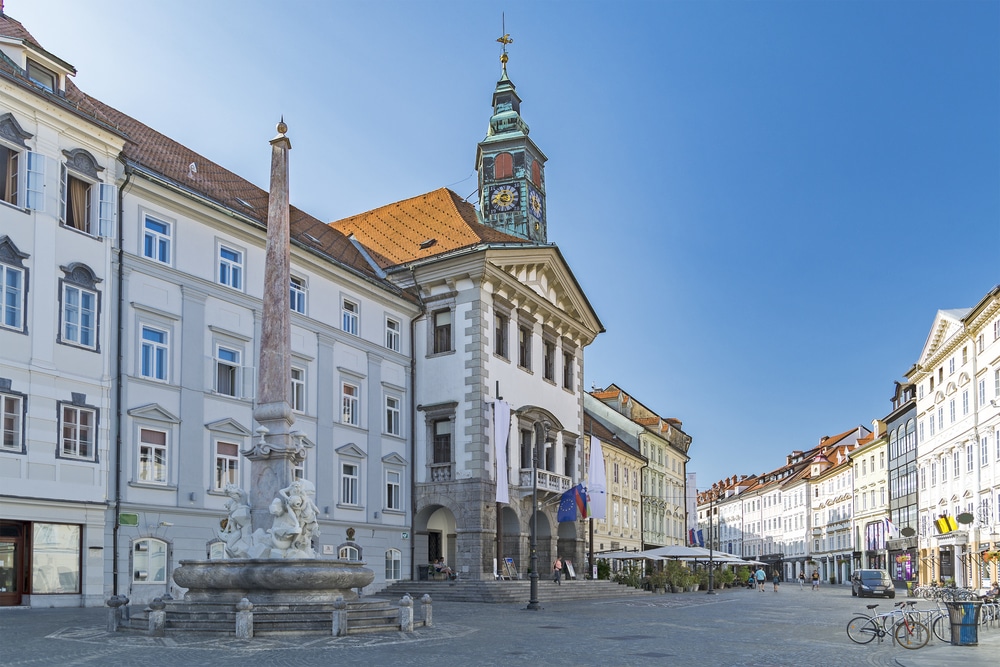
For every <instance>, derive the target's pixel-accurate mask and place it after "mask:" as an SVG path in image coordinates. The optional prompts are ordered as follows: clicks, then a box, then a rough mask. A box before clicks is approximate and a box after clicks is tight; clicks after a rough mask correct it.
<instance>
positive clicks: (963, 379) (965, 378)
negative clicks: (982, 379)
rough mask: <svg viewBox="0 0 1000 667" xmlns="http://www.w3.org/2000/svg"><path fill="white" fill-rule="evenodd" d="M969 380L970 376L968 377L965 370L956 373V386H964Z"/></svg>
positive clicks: (970, 379)
mask: <svg viewBox="0 0 1000 667" xmlns="http://www.w3.org/2000/svg"><path fill="white" fill-rule="evenodd" d="M971 381H972V378H970V377H969V374H968V373H966V372H965V371H962V372H961V373H959V374H958V386H959V387H964V386H965V385H967V384H969V382H971Z"/></svg>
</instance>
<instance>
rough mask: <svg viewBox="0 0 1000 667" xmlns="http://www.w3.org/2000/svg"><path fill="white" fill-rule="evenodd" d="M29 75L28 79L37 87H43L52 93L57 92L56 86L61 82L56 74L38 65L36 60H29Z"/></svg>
mask: <svg viewBox="0 0 1000 667" xmlns="http://www.w3.org/2000/svg"><path fill="white" fill-rule="evenodd" d="M27 74H28V78H29V79H30V80H31V81H32V83H34V84H35V85H38V86H41V87H42V88H44V89H45V90H47V91H49V92H50V93H54V92H56V88H57V86H56V84H57V83H58V82H59V77H58V76H56V73H55V72H53V71H52V70H50V69H46V68H45V67H42V66H41V65H39V64H38V63H36V62H35V61H34V60H30V59H29V60H28V68H27Z"/></svg>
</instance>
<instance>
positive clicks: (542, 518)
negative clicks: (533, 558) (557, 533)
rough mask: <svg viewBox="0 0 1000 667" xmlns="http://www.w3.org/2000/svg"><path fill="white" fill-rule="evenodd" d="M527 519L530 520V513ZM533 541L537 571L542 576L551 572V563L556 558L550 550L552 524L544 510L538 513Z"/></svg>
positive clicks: (551, 545)
mask: <svg viewBox="0 0 1000 667" xmlns="http://www.w3.org/2000/svg"><path fill="white" fill-rule="evenodd" d="M528 521H531V516H530V515H529V516H528ZM529 535H530V533H529ZM535 542H536V543H537V544H538V573H539V575H541V576H542V577H543V578H544V577H545V576H547V575H549V574H551V573H552V563H553V561H555V559H556V555H555V554H554V553H553V552H552V547H553V544H552V524H551V523H550V522H549V517H548V516H546V515H545V513H544V512H539V513H538V535H537V536H536V539H535ZM529 554H530V552H529Z"/></svg>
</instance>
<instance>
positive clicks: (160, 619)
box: [146, 598, 167, 637]
mask: <svg viewBox="0 0 1000 667" xmlns="http://www.w3.org/2000/svg"><path fill="white" fill-rule="evenodd" d="M166 608H167V604H166V603H165V602H164V601H163V600H161V599H160V598H153V601H152V602H150V603H149V608H148V609H146V613H147V614H148V615H149V634H150V636H152V637H162V636H163V635H164V634H165V630H166V627H167V612H166Z"/></svg>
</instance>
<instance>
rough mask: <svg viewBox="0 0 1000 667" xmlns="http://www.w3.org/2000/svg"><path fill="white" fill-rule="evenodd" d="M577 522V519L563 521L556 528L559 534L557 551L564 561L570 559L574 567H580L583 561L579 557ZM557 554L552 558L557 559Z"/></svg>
mask: <svg viewBox="0 0 1000 667" xmlns="http://www.w3.org/2000/svg"><path fill="white" fill-rule="evenodd" d="M576 526H577V524H576V522H575V521H563V522H562V523H559V524H558V528H557V529H556V534H557V536H558V539H557V542H556V551H557V552H558V555H559V557H560V558H562V559H563V560H564V561H569V562H570V563H572V564H573V567H574V569H578V568H579V567H580V566H581V565H582V564H583V563H581V562H580V561H579V559H578V558H577V555H578V553H577V546H578V541H577V532H576ZM555 556H556V554H553V557H552V560H555Z"/></svg>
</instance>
